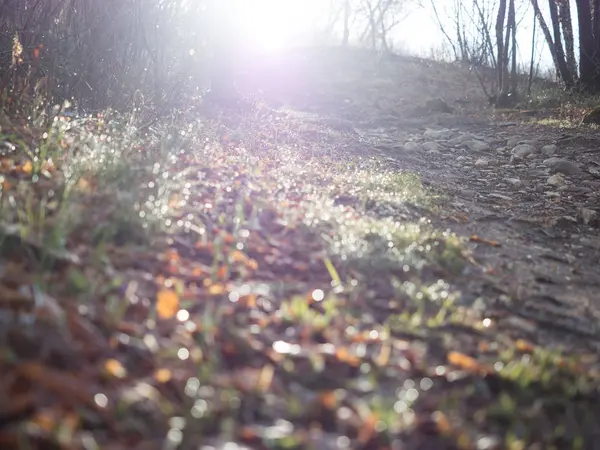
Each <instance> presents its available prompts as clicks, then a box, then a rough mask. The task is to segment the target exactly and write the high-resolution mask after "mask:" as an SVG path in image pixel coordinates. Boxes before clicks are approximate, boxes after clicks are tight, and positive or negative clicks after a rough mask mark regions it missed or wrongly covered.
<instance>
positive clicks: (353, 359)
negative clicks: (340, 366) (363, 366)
mask: <svg viewBox="0 0 600 450" xmlns="http://www.w3.org/2000/svg"><path fill="white" fill-rule="evenodd" d="M335 355H336V356H337V358H338V359H339V360H340V361H341V362H345V363H347V364H349V365H351V366H358V365H360V359H359V358H358V357H357V356H355V355H352V354H351V353H350V352H349V351H348V349H347V348H344V347H341V348H338V349H337V350H336V351H335Z"/></svg>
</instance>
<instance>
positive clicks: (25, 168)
mask: <svg viewBox="0 0 600 450" xmlns="http://www.w3.org/2000/svg"><path fill="white" fill-rule="evenodd" d="M32 171H33V164H31V161H25V162H24V163H23V165H22V166H21V172H23V173H27V174H30V173H31V172H32Z"/></svg>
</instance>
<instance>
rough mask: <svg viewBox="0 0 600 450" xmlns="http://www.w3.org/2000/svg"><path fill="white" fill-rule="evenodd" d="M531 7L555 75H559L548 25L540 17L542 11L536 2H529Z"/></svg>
mask: <svg viewBox="0 0 600 450" xmlns="http://www.w3.org/2000/svg"><path fill="white" fill-rule="evenodd" d="M531 6H533V11H534V13H535V17H537V20H538V23H539V24H540V28H541V29H542V33H544V38H545V39H546V44H548V49H549V50H550V55H551V56H552V61H553V62H554V69H555V70H556V72H557V73H559V70H558V63H557V61H556V49H555V48H554V40H553V39H552V34H551V33H550V29H549V28H548V24H547V23H546V20H545V19H544V16H543V15H542V11H541V10H540V6H539V4H538V2H537V0H531Z"/></svg>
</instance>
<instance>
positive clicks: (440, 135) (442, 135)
mask: <svg viewBox="0 0 600 450" xmlns="http://www.w3.org/2000/svg"><path fill="white" fill-rule="evenodd" d="M452 134H453V133H452V130H449V129H448V128H444V129H443V130H431V129H428V130H426V131H425V133H423V136H425V137H428V138H430V139H450V137H451V136H452Z"/></svg>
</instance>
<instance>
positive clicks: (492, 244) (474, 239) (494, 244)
mask: <svg viewBox="0 0 600 450" xmlns="http://www.w3.org/2000/svg"><path fill="white" fill-rule="evenodd" d="M470 241H472V242H480V243H482V244H487V245H489V246H490V247H501V246H502V245H501V244H500V243H499V242H498V241H492V240H489V239H485V238H482V237H479V236H478V235H476V234H474V235H473V236H471V238H470Z"/></svg>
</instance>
